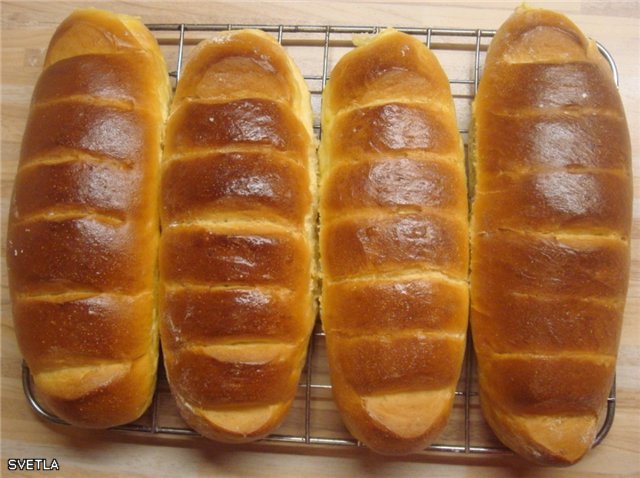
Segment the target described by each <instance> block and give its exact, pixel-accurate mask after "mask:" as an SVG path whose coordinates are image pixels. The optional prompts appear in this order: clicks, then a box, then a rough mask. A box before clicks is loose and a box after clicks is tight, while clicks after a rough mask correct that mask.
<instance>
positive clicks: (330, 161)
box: [320, 30, 468, 454]
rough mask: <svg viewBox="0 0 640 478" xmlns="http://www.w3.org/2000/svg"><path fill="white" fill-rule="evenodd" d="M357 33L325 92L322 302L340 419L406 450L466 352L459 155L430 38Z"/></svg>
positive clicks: (430, 423)
mask: <svg viewBox="0 0 640 478" xmlns="http://www.w3.org/2000/svg"><path fill="white" fill-rule="evenodd" d="M364 43H365V44H363V45H361V46H359V47H357V48H356V49H354V50H353V51H351V52H349V53H348V54H346V55H345V56H344V57H343V58H342V59H341V60H340V61H339V63H338V64H337V65H336V67H335V68H334V69H333V71H332V72H331V79H330V81H329V83H328V85H327V87H326V89H325V92H324V97H323V112H322V126H323V136H322V142H321V146H320V167H321V186H320V192H321V194H320V196H321V200H320V228H321V229H320V255H321V261H322V272H323V291H322V302H321V303H322V314H321V315H322V322H323V327H324V330H325V333H326V340H327V350H328V357H329V365H330V369H331V382H332V387H333V393H334V397H335V399H336V401H337V404H338V407H339V409H340V411H341V413H342V417H343V420H344V422H345V424H346V425H347V428H348V429H349V430H350V431H351V433H352V434H353V435H354V436H355V437H356V438H358V439H359V440H361V441H362V442H364V443H365V444H366V445H368V446H369V447H370V448H372V449H373V450H375V451H377V452H380V453H385V454H406V453H411V452H415V451H419V450H421V449H423V448H425V447H426V446H427V445H428V444H429V443H430V442H431V441H432V440H433V439H434V438H435V436H436V435H437V434H438V432H440V430H442V428H443V427H444V425H445V423H446V421H447V418H448V416H449V413H450V410H451V407H452V403H453V397H454V391H455V387H456V383H457V381H458V376H459V374H460V367H461V364H462V359H463V355H464V347H465V332H466V328H467V312H468V284H467V273H468V226H467V188H466V178H465V166H464V155H463V149H462V142H461V139H460V135H459V134H458V131H457V128H456V116H455V111H454V105H453V100H452V97H451V92H450V88H449V83H448V80H447V77H446V76H445V74H444V72H443V71H442V68H441V67H440V65H439V63H438V61H437V59H436V58H435V56H434V55H433V54H432V53H431V52H430V51H429V50H428V48H427V47H426V46H425V45H424V44H422V43H421V42H420V41H418V40H417V39H415V38H412V37H411V36H409V35H406V34H403V33H399V32H397V31H394V30H385V31H384V32H383V33H381V34H380V35H378V36H376V37H375V38H373V39H371V40H369V41H366V42H364Z"/></svg>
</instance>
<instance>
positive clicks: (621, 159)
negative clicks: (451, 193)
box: [470, 8, 632, 464]
mask: <svg viewBox="0 0 640 478" xmlns="http://www.w3.org/2000/svg"><path fill="white" fill-rule="evenodd" d="M474 130H475V131H474V132H475V143H474V145H473V146H472V148H471V150H470V153H471V158H472V162H473V164H472V169H473V170H475V195H474V204H473V215H472V263H471V270H472V274H471V291H472V314H471V320H472V327H473V334H474V345H475V348H476V352H477V354H478V360H479V379H480V388H481V401H482V403H483V410H484V411H485V414H486V416H487V418H488V419H489V422H490V424H491V425H492V427H493V428H494V430H495V431H496V433H497V434H498V436H499V438H501V439H502V440H503V441H504V442H505V443H506V444H507V445H509V446H511V447H513V448H514V449H515V450H516V451H518V452H520V453H521V454H523V455H524V456H527V457H529V458H530V459H534V460H538V461H541V462H546V463H564V464H567V463H573V462H575V461H577V460H578V459H579V458H580V457H581V456H582V455H584V453H585V452H586V451H587V450H588V449H589V447H590V446H591V444H592V442H593V439H594V436H595V433H596V430H597V422H598V420H599V417H600V416H601V413H602V410H603V407H604V405H605V403H606V398H607V394H608V392H609V389H610V386H611V382H612V379H613V372H614V367H615V355H616V353H617V346H618V340H619V334H620V326H621V317H622V310H623V306H624V298H625V294H626V289H627V282H628V268H629V244H628V238H629V233H630V225H631V202H632V193H631V179H630V146H629V135H628V130H627V126H626V119H625V116H624V111H623V108H622V104H621V101H620V96H619V94H618V92H617V90H616V86H615V84H614V81H613V77H612V74H611V70H610V68H609V66H608V64H607V63H606V61H605V59H604V58H603V57H602V55H601V54H600V53H599V51H598V49H597V47H596V45H595V43H594V42H592V41H589V40H587V39H586V38H585V36H584V35H583V34H582V33H581V32H580V31H579V29H578V28H577V27H576V26H575V25H574V24H573V23H571V22H570V21H569V20H568V19H567V18H566V17H564V16H562V15H559V14H556V13H553V12H549V11H545V10H536V9H528V8H520V9H518V10H517V11H516V13H515V14H514V15H513V16H512V17H511V18H510V19H509V20H507V21H506V22H505V24H504V25H503V26H502V27H501V28H500V30H499V31H498V33H497V34H496V36H495V38H494V40H493V41H492V43H491V46H490V48H489V52H488V54H487V60H486V65H485V69H484V73H483V76H482V80H481V82H480V87H479V90H478V94H477V96H476V99H475V102H474Z"/></svg>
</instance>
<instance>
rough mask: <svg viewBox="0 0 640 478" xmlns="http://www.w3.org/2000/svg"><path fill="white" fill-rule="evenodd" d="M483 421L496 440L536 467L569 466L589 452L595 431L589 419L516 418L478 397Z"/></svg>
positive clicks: (526, 416) (544, 416)
mask: <svg viewBox="0 0 640 478" xmlns="http://www.w3.org/2000/svg"><path fill="white" fill-rule="evenodd" d="M480 405H481V408H482V413H483V415H484V418H485V419H486V420H487V422H488V423H489V426H490V427H491V429H492V430H493V432H494V433H495V434H496V436H497V437H498V439H499V440H500V441H501V442H502V443H504V444H505V445H506V446H508V447H509V448H510V449H511V450H513V451H514V452H516V453H517V454H518V455H520V456H521V457H523V458H525V459H527V460H529V461H532V462H534V463H537V464H539V465H550V466H569V465H573V464H574V463H576V462H578V461H579V460H580V459H581V458H582V457H583V456H584V455H585V454H586V453H587V452H588V451H589V450H590V449H591V446H592V444H593V441H594V439H595V435H596V431H597V420H596V417H595V416H592V415H575V416H569V415H567V416H558V415H553V416H549V415H516V414H513V413H510V412H509V411H508V410H506V409H504V408H502V407H501V406H500V405H498V404H496V403H495V402H491V401H490V400H489V399H488V398H487V397H486V396H485V395H484V394H482V392H481V394H480Z"/></svg>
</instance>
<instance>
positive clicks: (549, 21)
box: [479, 5, 612, 93]
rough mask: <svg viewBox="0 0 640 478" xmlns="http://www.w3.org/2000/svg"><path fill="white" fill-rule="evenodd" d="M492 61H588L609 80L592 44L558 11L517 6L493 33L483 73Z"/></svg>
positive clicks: (604, 62)
mask: <svg viewBox="0 0 640 478" xmlns="http://www.w3.org/2000/svg"><path fill="white" fill-rule="evenodd" d="M495 61H499V62H506V63H565V62H570V61H590V62H593V63H596V64H597V65H598V67H599V68H600V69H601V70H602V71H603V72H604V73H606V74H607V75H608V76H609V77H611V76H612V73H611V68H610V67H609V65H608V63H607V61H606V60H605V59H604V57H603V56H602V55H601V54H600V52H599V51H598V47H597V45H596V43H595V42H594V41H592V40H589V39H588V38H587V37H586V36H585V35H584V33H583V32H582V31H581V30H580V29H579V28H578V27H577V26H576V24H575V23H573V22H572V21H571V20H570V19H569V18H567V17H566V16H565V15H563V14H561V13H558V12H554V11H551V10H546V9H543V8H531V7H528V6H526V5H522V6H520V7H518V8H517V9H516V10H515V11H514V13H513V14H512V15H511V16H510V17H509V18H508V19H507V20H506V21H505V22H504V23H503V24H502V25H501V26H500V28H499V29H498V31H497V32H496V35H495V36H494V38H493V40H492V41H491V45H490V46H489V50H488V51H487V59H486V66H485V70H487V69H488V68H489V67H490V65H491V64H492V63H493V62H495ZM479 93H481V91H479Z"/></svg>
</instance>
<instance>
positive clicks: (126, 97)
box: [7, 9, 170, 427]
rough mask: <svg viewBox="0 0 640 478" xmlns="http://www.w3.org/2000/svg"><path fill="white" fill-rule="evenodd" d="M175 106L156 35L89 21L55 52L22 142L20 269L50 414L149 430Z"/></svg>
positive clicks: (11, 249)
mask: <svg viewBox="0 0 640 478" xmlns="http://www.w3.org/2000/svg"><path fill="white" fill-rule="evenodd" d="M169 94H170V87H169V80H168V76H167V71H166V66H165V64H164V59H163V58H162V54H161V53H160V50H159V48H158V45H157V43H156V41H155V39H154V38H153V36H152V35H151V34H150V33H149V32H148V31H147V29H146V28H145V27H144V25H142V23H140V22H139V21H137V20H135V19H133V18H132V17H127V16H124V15H116V14H112V13H110V12H106V11H101V10H95V9H83V10H78V11H76V12H74V13H73V14H71V15H70V16H69V17H68V18H67V19H66V20H64V21H63V22H62V24H61V25H60V26H59V27H58V29H57V30H56V32H55V34H54V35H53V38H52V39H51V42H50V45H49V49H48V51H47V56H46V59H45V65H44V70H43V72H42V74H41V76H40V78H39V80H38V83H37V84H36V87H35V90H34V93H33V99H32V104H31V110H30V114H29V118H28V121H27V125H26V129H25V134H24V137H23V143H22V150H21V157H20V163H19V166H18V172H17V176H16V181H15V186H14V195H13V200H12V205H11V212H10V221H9V229H8V244H7V264H8V268H9V278H10V284H11V293H12V302H13V312H14V322H15V326H16V334H17V336H18V342H19V344H20V348H21V350H22V353H23V355H24V358H25V359H26V361H27V364H28V365H29V367H30V370H31V372H32V374H33V377H34V381H35V384H36V388H37V390H38V393H39V394H40V395H41V396H42V399H43V400H45V401H44V402H43V403H45V406H46V407H47V408H48V409H50V410H51V411H53V412H54V413H56V414H58V416H60V417H61V418H63V419H65V420H67V421H69V422H71V423H74V424H78V425H82V426H89V427H108V426H115V425H118V424H122V423H125V422H128V421H131V420H134V419H136V418H137V417H138V416H139V415H140V414H141V413H142V412H143V411H144V409H145V407H146V406H147V405H148V403H149V400H150V398H151V396H152V388H153V384H154V380H155V369H156V361H157V353H158V351H157V339H156V333H155V326H154V323H153V321H154V306H153V300H154V294H153V289H154V288H155V285H154V280H155V279H154V272H155V270H154V267H155V262H156V245H157V238H158V220H157V174H158V169H159V158H160V144H161V128H162V125H163V122H164V119H165V117H166V113H167V111H166V109H168V108H167V106H168V99H169Z"/></svg>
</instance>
